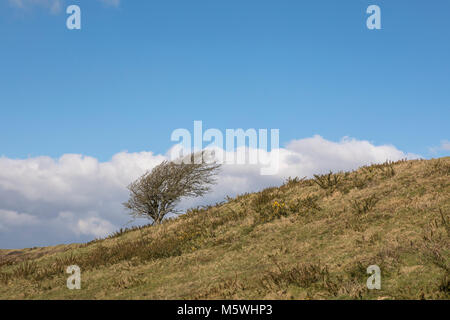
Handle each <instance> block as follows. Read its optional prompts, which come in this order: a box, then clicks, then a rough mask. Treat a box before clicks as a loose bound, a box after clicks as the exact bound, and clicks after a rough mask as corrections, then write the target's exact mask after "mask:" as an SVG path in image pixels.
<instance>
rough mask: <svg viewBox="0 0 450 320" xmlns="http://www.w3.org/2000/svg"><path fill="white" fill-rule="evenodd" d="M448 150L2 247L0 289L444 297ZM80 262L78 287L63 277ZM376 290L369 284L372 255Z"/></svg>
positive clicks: (77, 294)
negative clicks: (45, 241) (99, 234)
mask: <svg viewBox="0 0 450 320" xmlns="http://www.w3.org/2000/svg"><path fill="white" fill-rule="evenodd" d="M449 176H450V158H449V157H447V158H442V159H435V160H417V161H400V162H396V163H385V164H383V165H372V166H367V167H363V168H360V169H359V170H356V171H353V172H346V173H336V174H329V175H321V176H316V177H315V178H313V179H298V178H296V179H289V180H288V181H287V182H286V183H285V184H284V185H283V186H281V187H280V188H269V189H266V190H263V191H261V192H259V193H254V194H245V195H241V196H239V197H237V198H234V199H229V201H227V202H226V203H223V204H218V205H216V206H211V207H208V208H201V209H194V210H190V211H189V212H187V213H186V214H185V215H183V216H181V217H180V218H178V219H174V220H170V221H166V222H165V223H164V224H162V225H159V226H154V227H150V226H148V227H143V228H139V229H134V230H126V231H121V232H118V233H116V234H114V235H112V236H110V237H109V238H107V239H104V240H97V241H93V242H91V243H88V244H73V245H69V246H64V245H61V246H57V247H48V248H34V249H26V250H3V251H0V298H1V299H23V298H25V299H123V298H125V299H217V298H224V299H360V298H362V299H421V298H425V299H448V298H449V279H450V271H449V267H450V263H449V262H450V261H449V256H450V251H449V249H450V248H449V244H450V242H449V227H450V214H449V212H450V179H449ZM73 264H76V265H79V266H80V267H81V270H82V289H81V290H68V289H67V288H66V279H67V277H68V275H67V274H65V268H66V267H67V266H69V265H73ZM373 264H375V265H378V266H379V267H380V268H381V277H382V278H381V281H382V282H381V290H368V289H367V287H366V280H367V278H368V276H369V275H367V274H366V269H367V267H368V266H369V265H373Z"/></svg>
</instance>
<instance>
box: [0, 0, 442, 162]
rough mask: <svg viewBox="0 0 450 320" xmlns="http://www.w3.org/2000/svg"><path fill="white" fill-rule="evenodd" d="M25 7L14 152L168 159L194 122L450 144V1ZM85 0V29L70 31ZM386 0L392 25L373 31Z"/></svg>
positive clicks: (7, 35) (2, 25) (8, 43)
mask: <svg viewBox="0 0 450 320" xmlns="http://www.w3.org/2000/svg"><path fill="white" fill-rule="evenodd" d="M49 1H50V0H49ZM12 2H14V1H10V0H3V1H1V2H0V44H1V50H0V90H1V91H0V92H1V93H0V108H1V118H0V147H1V149H0V154H1V155H4V156H7V157H12V158H26V157H30V156H31V157H33V156H38V155H48V156H52V157H58V156H60V155H62V154H65V153H80V154H86V155H91V156H94V157H97V158H98V159H100V160H108V159H109V158H110V157H111V156H112V155H113V154H115V153H117V152H119V151H122V150H128V151H130V152H135V151H142V150H152V151H154V152H158V153H162V152H165V151H166V150H167V149H168V148H169V147H170V146H171V145H172V143H171V141H170V134H171V132H172V131H173V130H174V129H176V128H188V129H191V128H192V125H193V121H194V120H203V123H204V126H205V127H208V128H219V129H223V130H224V129H225V128H239V127H242V128H279V129H280V139H281V143H282V144H283V143H287V142H288V141H290V140H292V139H296V138H301V137H309V136H312V135H314V134H320V135H322V136H323V137H325V138H326V139H330V140H338V139H340V138H342V137H343V136H351V137H356V138H358V139H366V140H369V141H371V142H373V143H375V144H386V143H389V144H393V145H395V146H396V147H398V148H399V149H401V150H406V151H408V152H414V153H417V154H420V155H422V156H424V157H430V156H436V155H435V154H431V153H430V150H429V148H430V147H436V146H438V145H439V144H440V142H441V141H442V140H445V139H448V138H449V137H448V133H449V130H448V120H449V115H450V111H449V109H450V108H449V107H450V105H449V104H450V90H449V89H450V60H449V57H450V41H449V36H450V25H449V23H448V13H449V12H450V3H449V2H448V1H444V0H439V1H433V3H432V4H430V3H429V2H427V1H375V0H372V1H362V0H359V1H358V0H353V1H323V0H321V1H285V0H282V1H261V0H258V1H254V0H246V1H242V0H240V1H235V0H227V1H223V0H215V1H210V0H208V1H206V0H193V1H126V0H122V1H121V2H120V3H119V5H118V6H108V5H105V4H104V3H102V2H101V1H78V0H77V1H74V0H73V1H69V0H67V1H63V2H62V4H63V6H62V10H61V11H60V12H59V13H54V12H53V13H52V12H50V10H49V9H48V8H45V7H44V6H37V5H35V6H30V8H26V9H20V8H17V7H15V6H14V5H13V4H12ZM70 4H78V5H80V7H81V10H82V30H80V31H70V30H68V29H66V27H65V20H66V18H67V16H68V15H67V14H66V13H65V8H66V7H67V6H68V5H70ZM370 4H377V5H379V6H380V8H381V12H382V30H368V29H367V28H366V18H367V17H368V15H367V14H366V13H365V10H366V8H367V7H368V5H370ZM441 153H442V152H441ZM438 155H439V154H438Z"/></svg>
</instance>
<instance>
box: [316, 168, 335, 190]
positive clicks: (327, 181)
mask: <svg viewBox="0 0 450 320" xmlns="http://www.w3.org/2000/svg"><path fill="white" fill-rule="evenodd" d="M314 178H315V179H314V180H313V181H314V183H316V184H317V185H318V186H319V187H321V188H322V189H324V190H325V191H327V194H331V193H333V192H334V191H335V190H336V189H337V187H338V186H339V183H340V182H341V177H340V176H339V175H338V174H333V172H331V171H330V172H329V173H327V174H315V175H314Z"/></svg>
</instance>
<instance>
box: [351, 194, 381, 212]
mask: <svg viewBox="0 0 450 320" xmlns="http://www.w3.org/2000/svg"><path fill="white" fill-rule="evenodd" d="M378 201H379V199H378V198H377V197H376V196H375V195H371V196H370V197H367V198H363V199H360V200H351V201H350V203H351V205H352V207H353V209H354V211H355V212H356V213H357V214H364V213H367V212H369V211H370V210H372V209H373V208H374V207H375V205H376V204H377V202H378Z"/></svg>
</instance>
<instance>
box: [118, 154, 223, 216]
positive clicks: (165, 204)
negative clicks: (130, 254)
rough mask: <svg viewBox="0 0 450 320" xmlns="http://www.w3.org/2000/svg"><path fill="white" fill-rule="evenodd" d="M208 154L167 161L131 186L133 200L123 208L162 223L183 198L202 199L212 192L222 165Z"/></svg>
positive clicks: (133, 213)
mask: <svg viewBox="0 0 450 320" xmlns="http://www.w3.org/2000/svg"><path fill="white" fill-rule="evenodd" d="M208 158H209V154H208V153H207V152H206V151H202V152H198V153H193V154H191V155H189V156H188V157H186V158H182V159H178V160H177V161H164V162H162V163H161V164H159V165H158V166H156V167H155V168H153V170H151V171H149V172H146V173H145V174H144V175H142V176H141V177H140V178H138V179H137V180H136V181H134V182H132V183H131V184H130V185H129V186H128V190H129V191H130V197H129V200H128V201H127V202H125V203H124V204H123V205H124V206H125V208H127V209H129V210H130V214H131V215H132V216H133V217H135V218H137V217H145V218H149V219H151V220H152V221H153V224H159V223H161V221H162V220H163V218H164V216H166V215H167V214H168V213H177V211H176V206H177V205H178V203H179V202H180V200H181V198H184V197H199V196H202V195H204V194H206V193H207V192H209V191H210V190H211V186H212V185H213V184H215V182H216V181H215V175H216V174H217V172H218V170H219V168H220V164H217V163H216V162H212V161H208V160H210V159H208Z"/></svg>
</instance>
